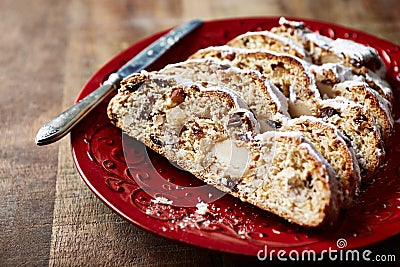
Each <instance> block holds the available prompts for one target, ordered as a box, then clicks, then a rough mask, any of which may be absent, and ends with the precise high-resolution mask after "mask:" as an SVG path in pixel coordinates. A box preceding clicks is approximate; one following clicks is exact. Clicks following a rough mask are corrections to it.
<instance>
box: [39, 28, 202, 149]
mask: <svg viewBox="0 0 400 267" xmlns="http://www.w3.org/2000/svg"><path fill="white" fill-rule="evenodd" d="M202 23H203V22H202V21H201V20H192V21H189V22H187V23H184V24H182V25H180V26H178V27H177V28H175V29H172V30H171V31H169V32H168V33H166V34H165V35H163V36H162V37H160V38H159V39H157V40H156V41H154V42H153V43H151V44H150V45H149V46H148V47H146V48H145V49H144V50H142V51H141V52H140V53H139V54H137V55H136V56H135V57H133V58H132V59H131V60H129V61H128V62H127V63H126V64H125V65H123V66H122V67H121V68H120V69H119V70H117V71H116V72H114V73H111V74H110V76H109V77H108V79H107V80H106V81H105V82H104V83H103V85H101V86H100V87H99V88H97V89H96V90H94V91H93V92H92V93H90V94H89V95H87V96H86V97H85V98H83V99H82V100H80V101H79V102H78V103H76V104H75V105H73V106H71V107H70V108H68V109H67V110H65V111H64V112H62V113H61V114H59V115H58V116H56V117H54V118H53V119H52V120H50V121H49V122H47V123H46V124H45V125H43V126H42V128H40V129H39V131H38V133H37V135H36V139H35V141H36V144H37V145H39V146H41V145H47V144H51V143H54V142H56V141H58V140H60V139H61V138H63V137H64V136H65V135H67V134H68V133H69V132H70V131H71V129H72V128H73V127H74V126H75V125H76V124H77V123H78V122H80V121H81V120H82V119H83V118H84V117H85V116H86V115H87V114H88V113H89V112H90V111H91V110H93V108H95V107H96V106H97V105H98V104H99V103H100V102H101V101H103V99H104V98H105V97H106V96H107V95H108V94H109V93H110V92H111V91H113V90H115V89H116V88H118V87H119V84H120V82H121V81H122V80H123V79H124V78H125V77H127V76H129V75H130V74H132V73H135V72H139V71H141V70H143V69H145V68H146V67H148V66H149V65H151V64H152V63H153V62H154V61H156V60H157V59H158V58H159V57H160V56H161V55H163V54H164V53H165V52H166V51H167V50H168V49H170V48H171V47H172V46H173V45H174V44H176V43H177V42H179V41H180V40H181V39H182V38H183V37H184V36H186V35H187V34H189V33H190V32H192V31H193V30H194V29H196V28H198V27H199V26H200V25H201V24H202Z"/></svg>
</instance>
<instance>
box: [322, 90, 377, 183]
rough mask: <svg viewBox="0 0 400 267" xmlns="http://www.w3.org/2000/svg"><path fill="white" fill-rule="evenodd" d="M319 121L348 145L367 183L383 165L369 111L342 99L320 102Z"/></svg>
mask: <svg viewBox="0 0 400 267" xmlns="http://www.w3.org/2000/svg"><path fill="white" fill-rule="evenodd" d="M320 105H321V109H320V114H319V116H318V117H319V118H321V119H322V120H323V121H324V122H328V123H330V124H333V125H334V126H335V127H336V128H337V129H338V130H339V131H340V133H341V134H343V135H344V136H345V137H347V138H348V139H349V140H350V141H351V142H350V143H351V145H352V147H353V148H354V151H355V152H356V157H357V160H358V163H359V166H360V170H361V176H362V179H363V180H369V179H370V178H372V177H373V175H374V174H375V173H376V172H377V171H378V169H379V167H380V165H381V163H382V162H383V159H384V155H385V149H384V145H383V141H382V138H381V136H380V134H379V130H378V128H377V126H376V125H375V123H374V120H373V119H372V117H371V115H370V113H369V112H367V111H366V110H365V108H364V107H363V106H362V105H360V104H357V103H354V102H352V101H348V100H347V99H345V98H342V97H336V98H335V99H326V100H322V101H321V102H320Z"/></svg>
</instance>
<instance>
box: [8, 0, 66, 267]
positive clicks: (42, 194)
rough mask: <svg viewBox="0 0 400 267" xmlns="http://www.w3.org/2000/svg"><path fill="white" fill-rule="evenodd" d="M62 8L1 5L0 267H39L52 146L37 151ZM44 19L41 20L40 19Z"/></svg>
mask: <svg viewBox="0 0 400 267" xmlns="http://www.w3.org/2000/svg"><path fill="white" fill-rule="evenodd" d="M64 6H65V3H64V2H60V1H59V2H58V3H55V2H54V3H53V4H52V9H51V14H48V13H47V10H46V9H43V8H42V6H41V5H40V4H38V3H34V2H29V1H28V2H27V1H19V0H11V1H10V0H4V1H1V2H0V10H1V21H2V22H1V23H0V31H1V32H2V34H1V37H0V49H1V53H0V64H1V71H0V81H1V88H0V94H1V98H0V125H1V126H0V127H1V130H0V195H1V197H0V214H1V216H0V229H1V231H0V232H1V234H0V248H1V252H0V265H3V266H4V265H11V266H16V265H46V264H47V262H48V258H49V245H50V237H51V229H52V228H51V223H52V218H51V217H52V216H51V214H52V211H53V203H54V185H55V177H56V171H57V145H52V146H48V147H45V148H42V149H38V148H37V147H36V145H35V143H34V136H35V134H36V131H37V130H38V128H39V127H40V125H41V124H42V123H44V122H45V120H47V119H48V118H49V116H51V114H55V113H57V112H59V111H60V109H59V107H60V103H61V98H60V94H59V92H60V90H62V86H60V85H61V84H62V82H63V81H62V79H63V73H64V54H63V51H64V46H65V43H66V39H67V36H66V35H65V26H66V25H67V23H66V17H65V15H64V12H63V10H64ZM44 18H45V19H44Z"/></svg>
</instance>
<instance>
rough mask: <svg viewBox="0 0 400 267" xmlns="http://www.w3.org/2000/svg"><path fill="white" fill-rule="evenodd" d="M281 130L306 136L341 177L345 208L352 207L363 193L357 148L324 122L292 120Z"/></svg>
mask: <svg viewBox="0 0 400 267" xmlns="http://www.w3.org/2000/svg"><path fill="white" fill-rule="evenodd" d="M279 130H280V131H283V132H286V131H298V132H300V133H301V134H302V135H304V136H305V137H306V138H307V139H308V140H309V141H310V142H311V143H312V144H313V146H314V147H315V149H316V150H317V151H318V152H319V153H321V155H322V156H323V157H324V158H325V159H326V160H327V161H328V163H329V164H330V165H331V166H332V168H333V170H334V171H335V172H336V173H337V175H338V177H339V185H340V188H341V192H342V193H343V205H344V207H349V206H351V204H352V202H353V198H354V196H355V195H357V193H358V192H359V188H360V183H361V176H360V168H359V166H358V162H357V158H356V155H355V152H354V149H353V148H352V147H351V145H350V146H348V144H347V142H350V140H348V139H347V138H346V137H344V136H343V135H342V134H341V133H340V132H339V131H338V130H337V128H336V127H334V126H333V125H332V124H329V123H325V122H323V121H322V120H321V119H318V118H315V117H310V116H301V117H299V118H295V119H291V120H288V121H287V122H286V123H285V124H284V125H283V126H282V127H281V128H280V129H279Z"/></svg>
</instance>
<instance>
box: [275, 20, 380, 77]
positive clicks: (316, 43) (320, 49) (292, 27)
mask: <svg viewBox="0 0 400 267" xmlns="http://www.w3.org/2000/svg"><path fill="white" fill-rule="evenodd" d="M279 24H280V26H279V27H274V28H272V29H271V32H273V33H275V34H278V35H281V36H284V37H287V38H291V39H293V40H294V41H296V42H297V43H298V44H299V45H301V46H303V48H304V49H305V50H306V51H307V53H308V55H309V56H310V57H311V59H312V63H314V64H317V65H320V64H324V63H336V62H341V63H343V64H344V65H346V66H349V67H351V68H353V69H354V71H356V72H357V73H362V72H365V68H367V69H370V70H371V71H373V72H375V73H377V74H378V75H379V76H380V77H382V78H384V77H385V76H386V67H385V64H384V63H383V61H382V59H381V58H380V56H379V54H378V52H377V51H376V50H375V49H374V48H372V47H369V46H365V45H362V44H360V43H357V42H354V41H352V40H347V39H341V38H338V39H335V40H334V39H331V38H329V37H326V36H323V35H321V34H319V33H316V32H313V31H311V30H310V29H308V28H307V27H306V26H305V24H304V23H303V22H296V21H289V20H286V19H285V18H281V19H280V20H279Z"/></svg>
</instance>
